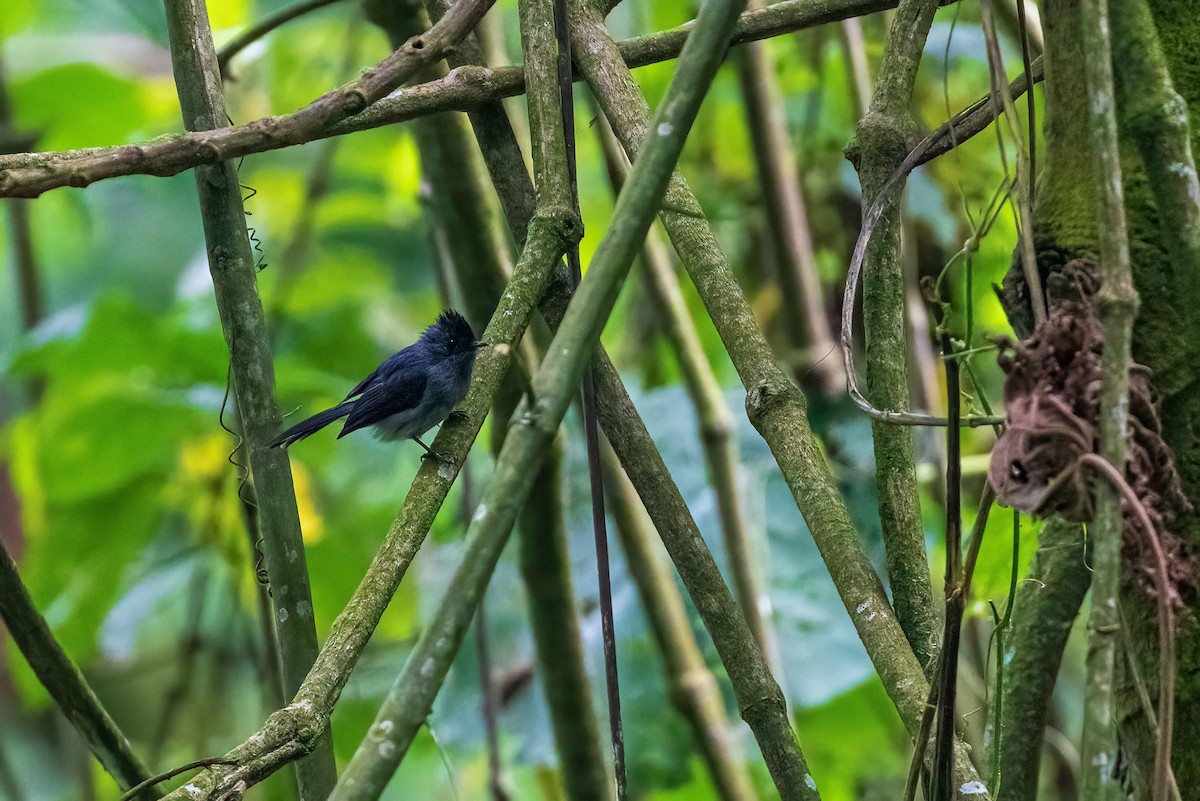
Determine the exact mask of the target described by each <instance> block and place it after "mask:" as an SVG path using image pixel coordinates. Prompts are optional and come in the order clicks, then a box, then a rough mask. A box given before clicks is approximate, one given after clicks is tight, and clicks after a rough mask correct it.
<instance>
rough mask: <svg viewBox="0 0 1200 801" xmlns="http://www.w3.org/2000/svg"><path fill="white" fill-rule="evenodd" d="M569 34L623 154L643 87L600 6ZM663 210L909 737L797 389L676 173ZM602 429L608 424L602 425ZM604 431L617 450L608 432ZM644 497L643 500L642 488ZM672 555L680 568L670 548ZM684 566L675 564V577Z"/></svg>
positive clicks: (639, 128)
mask: <svg viewBox="0 0 1200 801" xmlns="http://www.w3.org/2000/svg"><path fill="white" fill-rule="evenodd" d="M572 35H573V36H575V37H577V39H576V42H575V48H574V51H575V53H576V54H577V56H578V62H579V67H580V70H581V71H582V72H583V74H584V76H585V78H586V79H587V80H588V83H589V85H590V86H591V88H592V91H593V93H594V94H595V95H596V97H597V99H598V100H599V101H600V103H601V105H602V106H603V107H604V110H605V115H606V116H607V117H608V119H609V121H610V122H611V123H612V125H613V130H614V132H615V133H616V134H617V136H618V138H619V139H620V140H621V143H622V145H623V146H624V148H625V150H626V152H627V153H631V154H636V153H637V152H638V150H639V149H640V147H641V145H642V142H643V140H645V141H652V140H653V137H652V136H650V135H649V132H650V131H652V130H653V129H652V127H651V125H650V123H649V121H648V113H649V112H648V108H647V106H646V100H645V98H644V97H643V96H642V94H641V90H640V89H638V87H637V85H636V84H635V83H634V82H633V79H632V76H631V75H630V73H629V71H628V69H626V68H624V67H623V66H622V65H621V63H620V52H619V50H617V48H616V45H615V42H614V41H613V40H612V38H611V37H610V36H609V35H608V33H607V31H606V29H605V28H604V25H603V22H602V21H601V20H600V19H599V18H598V14H596V12H595V11H594V10H593V9H591V8H590V7H588V6H587V5H586V4H579V5H576V6H574V18H573V22H572ZM635 164H636V161H635ZM664 208H666V209H670V211H664V212H663V213H662V215H661V216H662V220H663V223H664V225H665V227H666V228H667V233H668V234H669V235H670V236H671V239H672V243H673V244H674V245H675V249H676V251H677V252H679V253H680V258H681V259H682V261H683V264H684V267H685V268H687V270H688V272H689V274H691V276H692V281H693V283H695V285H696V288H697V290H698V291H699V294H700V297H701V300H702V301H704V303H705V306H706V307H707V308H708V311H709V315H710V316H711V317H712V320H713V323H714V324H715V325H716V328H717V331H718V333H719V334H720V335H721V339H722V341H723V342H724V343H725V348H726V350H727V351H728V352H729V355H730V357H731V359H732V361H733V364H734V367H735V368H736V369H737V371H738V373H739V375H740V376H741V378H742V383H743V384H744V385H745V386H746V388H747V390H748V393H747V399H746V411H747V414H748V415H749V417H750V420H751V422H752V423H753V424H754V426H755V428H757V429H758V431H759V433H760V434H762V436H763V439H765V440H766V442H767V444H768V445H769V446H770V447H771V450H772V453H773V454H774V456H775V459H776V462H778V464H779V466H780V470H781V471H782V473H783V477H784V479H785V481H787V483H788V486H789V488H790V489H791V491H792V495H793V497H794V499H795V500H796V504H797V506H798V507H799V508H800V511H801V513H802V514H803V515H804V518H805V521H806V522H807V523H808V526H809V530H810V532H811V533H812V535H813V538H814V540H815V542H816V543H817V547H818V549H819V550H820V551H821V555H822V558H823V559H824V561H825V564H826V567H827V568H828V570H829V572H830V575H831V576H832V578H833V581H834V584H835V585H836V586H837V588H838V592H839V594H840V596H841V598H842V603H843V604H844V605H845V607H846V611H847V612H848V613H849V614H850V617H851V619H852V620H853V622H854V625H855V629H856V630H857V631H858V634H859V637H860V638H861V639H862V641H863V644H864V645H865V646H866V650H867V654H868V655H869V656H870V658H871V660H872V663H873V664H874V665H875V669H876V672H877V673H878V674H879V675H880V677H881V679H882V681H883V686H884V688H885V689H886V690H887V692H888V695H889V697H891V699H892V702H893V703H894V704H895V705H896V707H897V709H898V710H899V712H900V716H901V719H902V720H903V721H904V724H905V727H906V728H907V729H908V730H909V733H910V734H911V735H915V734H916V731H917V728H918V727H919V726H920V721H921V716H922V713H923V711H924V708H925V700H926V697H927V696H928V693H929V685H928V682H927V681H926V679H925V676H924V673H923V672H922V668H921V665H920V663H918V662H917V660H916V658H915V657H914V655H913V651H912V648H911V646H909V644H908V641H907V640H906V638H905V636H904V632H903V630H902V629H901V628H900V626H899V625H898V623H897V621H896V618H895V616H894V614H893V612H892V610H891V605H890V603H889V602H888V599H887V594H886V593H885V592H884V589H883V585H882V583H881V582H880V580H879V577H878V575H877V574H876V573H875V570H874V568H873V567H872V566H871V563H870V560H869V559H868V558H867V555H866V553H865V552H864V551H863V548H862V543H861V541H860V540H859V537H858V533H857V532H856V531H855V529H854V526H853V524H852V523H851V522H850V517H849V512H848V511H847V509H846V506H845V502H844V500H843V499H842V497H841V495H840V493H839V492H838V489H837V486H836V482H835V481H834V479H833V475H832V473H831V472H830V470H829V466H828V465H827V464H826V462H825V460H824V457H823V455H822V454H821V449H820V445H819V444H818V443H817V440H816V437H815V435H814V434H813V433H812V428H811V426H809V424H808V419H807V412H806V408H805V402H804V397H803V395H802V394H801V393H800V391H799V389H797V388H796V386H795V384H793V383H792V382H791V381H790V380H789V379H788V378H787V377H786V376H785V375H784V374H783V372H782V371H781V370H780V369H779V367H778V366H777V365H776V363H775V359H774V356H773V354H772V353H771V350H770V347H769V346H768V345H767V343H766V340H765V339H764V337H763V335H762V332H761V331H759V329H758V327H757V324H756V323H755V321H754V316H753V313H752V312H751V310H750V308H749V305H748V304H747V303H746V299H745V297H744V296H743V295H742V293H741V289H740V288H739V287H738V285H737V282H736V281H735V280H734V278H733V276H732V274H731V273H730V271H729V265H728V263H727V262H726V260H725V257H724V254H723V253H722V252H721V248H720V246H719V244H718V243H717V241H716V239H715V237H714V236H713V234H712V231H711V230H710V229H709V227H708V225H707V223H706V222H705V220H704V215H703V211H702V210H701V208H700V206H699V204H698V203H697V201H696V199H695V197H694V196H693V195H692V194H691V192H690V190H688V189H687V184H686V182H685V181H684V180H683V178H682V177H680V176H678V175H676V176H675V177H674V178H673V179H672V182H671V185H670V187H669V188H668V190H667V196H666V202H665V203H664ZM601 385H603V382H601ZM605 403H606V404H607V403H609V401H605ZM605 430H606V432H609V429H608V427H607V425H606V427H605ZM609 437H610V439H611V440H612V441H613V446H614V447H615V448H617V452H618V454H621V450H620V448H619V447H617V445H618V443H617V441H616V439H615V438H614V437H613V435H612V433H611V432H609ZM622 463H623V464H624V465H625V467H626V470H631V468H630V463H629V461H628V460H627V459H626V458H625V456H624V455H622ZM630 478H632V479H634V483H635V484H639V482H638V476H636V475H635V474H634V472H630ZM641 492H642V489H641V486H640V485H639V493H641ZM642 497H643V500H645V497H646V496H645V495H644V494H643V496H642ZM648 508H649V504H648ZM651 513H652V514H653V513H654V512H653V510H651ZM655 525H656V526H658V527H659V530H660V532H661V531H662V530H663V528H664V527H665V525H664V521H661V520H660V519H659V518H657V517H656V518H655ZM672 558H673V559H675V561H676V565H677V566H678V565H679V559H678V558H676V554H675V553H672ZM683 572H684V571H683V569H682V568H681V569H680V573H681V575H682V574H683ZM689 592H690V593H691V594H692V597H693V599H695V598H696V592H695V591H693V590H692V589H691V588H690V587H689ZM710 631H712V627H711V626H710ZM955 754H956V756H955V764H956V767H957V775H958V776H959V778H960V779H961V781H960V786H961V785H967V786H971V787H974V786H976V785H975V784H973V783H978V776H977V775H976V772H975V769H974V767H972V766H971V763H970V759H969V757H968V755H967V754H966V752H965V750H964V749H963V748H962V746H961V745H959V746H958V747H957V749H956V752H955ZM986 797H987V796H986V794H981V795H979V796H975V797H973V798H972V801H983V799H985V798H986Z"/></svg>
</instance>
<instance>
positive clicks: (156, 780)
mask: <svg viewBox="0 0 1200 801" xmlns="http://www.w3.org/2000/svg"><path fill="white" fill-rule="evenodd" d="M232 764H234V763H233V762H232V761H231V760H228V759H223V758H220V757H218V758H215V759H197V760H196V761H194V762H189V763H187V764H186V765H180V766H179V767H177V768H171V769H170V770H168V771H164V772H162V773H159V774H157V775H155V776H151V777H150V778H148V779H146V780H145V781H143V782H142V783H140V784H138V785H137V786H136V787H131V788H129V790H128V791H126V792H125V793H122V794H121V799H120V801H132V799H134V798H137V795H138V793H141V792H143V791H145V790H148V789H150V788H151V787H153V786H154V785H156V784H162V783H163V782H165V781H167V780H168V779H173V778H175V777H176V776H178V775H179V774H181V773H187V772H188V771H192V770H197V769H199V768H207V767H211V766H213V765H232Z"/></svg>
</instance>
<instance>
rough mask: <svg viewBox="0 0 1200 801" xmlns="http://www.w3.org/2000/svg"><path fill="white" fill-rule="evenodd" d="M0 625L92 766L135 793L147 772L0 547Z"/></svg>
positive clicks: (149, 795)
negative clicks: (94, 762)
mask: <svg viewBox="0 0 1200 801" xmlns="http://www.w3.org/2000/svg"><path fill="white" fill-rule="evenodd" d="M0 587H3V588H4V590H3V592H0V620H3V621H4V625H5V627H7V628H8V632H9V634H10V635H12V638H13V642H15V643H16V644H17V647H18V648H19V649H21V653H22V654H23V655H24V656H25V659H26V661H28V662H29V667H30V668H32V670H33V673H34V675H35V676H37V678H38V681H40V682H41V683H42V686H43V687H45V688H46V691H47V692H49V693H50V697H51V698H53V699H54V702H55V703H56V704H57V705H58V708H59V709H60V710H61V711H62V713H63V715H64V716H65V717H66V719H67V720H68V721H69V722H70V724H71V725H72V726H73V727H74V728H75V730H76V731H77V732H79V736H80V737H81V738H82V739H83V742H84V743H86V744H87V747H88V749H90V750H91V752H92V753H93V754H94V755H95V756H96V760H97V761H98V762H99V763H100V764H101V765H102V766H103V767H104V769H105V770H106V771H108V772H109V774H110V775H111V776H112V777H113V778H114V779H115V780H116V781H117V784H119V785H120V786H121V787H122V788H130V787H135V786H137V785H138V784H140V783H141V782H142V781H144V780H145V779H147V778H149V777H150V771H149V770H147V769H146V766H145V765H144V764H142V761H141V759H139V758H138V756H137V754H135V753H134V752H133V748H132V746H130V745H129V740H128V739H127V738H126V737H125V733H124V732H122V731H121V730H120V729H119V728H118V727H117V724H116V723H115V722H113V719H112V717H111V716H110V715H109V714H108V710H106V709H105V708H104V706H103V705H102V704H101V703H100V699H98V698H97V697H96V693H95V692H94V691H93V690H92V688H91V686H90V685H89V684H88V682H87V679H86V678H84V675H83V673H82V672H80V670H79V668H78V667H76V666H75V663H74V662H72V661H71V657H69V656H67V652H66V651H64V650H63V647H62V645H60V644H59V642H58V640H56V639H55V638H54V634H53V632H51V631H50V626H49V625H47V624H46V620H45V618H43V617H42V615H41V613H40V612H38V610H37V607H36V606H34V603H33V599H32V598H31V597H29V590H27V589H26V588H25V582H23V581H22V580H21V574H20V573H19V572H18V571H17V565H16V563H15V562H14V561H13V559H12V556H10V555H9V553H8V548H6V547H5V546H4V543H3V542H0ZM139 797H140V798H142V799H144V801H150V799H155V798H161V797H162V793H160V792H158V791H157V790H154V789H149V790H146V791H145V792H143V793H142V794H141V795H140V796H139Z"/></svg>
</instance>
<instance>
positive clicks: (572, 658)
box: [518, 48, 613, 801]
mask: <svg viewBox="0 0 1200 801" xmlns="http://www.w3.org/2000/svg"><path fill="white" fill-rule="evenodd" d="M526 52H529V50H528V48H526ZM526 63H528V59H527V60H526ZM534 483H535V484H536V486H537V488H538V490H537V492H534V493H531V494H530V495H529V498H528V499H527V500H526V501H525V505H524V506H523V507H522V508H521V514H520V518H519V520H518V526H519V528H520V546H521V547H520V565H521V575H522V577H523V578H524V580H525V591H526V593H527V595H528V596H529V617H530V620H531V622H532V623H533V637H534V641H535V643H536V644H537V668H538V676H539V677H540V678H541V681H542V689H543V691H544V692H545V695H546V703H547V705H548V706H549V707H550V722H551V725H552V727H553V729H554V745H555V748H556V750H557V751H558V762H559V765H560V767H561V770H560V774H561V777H562V782H563V787H564V788H565V790H566V797H567V798H568V799H571V801H611V799H612V797H613V786H612V779H611V777H610V771H609V762H608V759H607V758H606V756H605V753H604V748H603V747H602V746H601V744H600V736H599V735H600V728H599V724H598V723H597V718H596V710H595V708H594V706H593V705H592V690H591V685H590V682H589V681H588V676H587V671H586V669H585V668H584V661H583V642H582V640H581V639H580V636H579V615H578V613H577V612H576V608H575V607H576V602H575V592H574V590H573V589H572V587H571V563H570V554H569V553H568V552H567V531H566V526H565V524H564V522H563V504H562V445H561V443H560V442H559V441H558V440H556V441H555V443H554V444H553V445H552V446H551V447H550V451H549V452H548V453H547V454H546V457H545V458H544V459H543V460H542V464H541V467H540V468H539V469H538V473H537V478H536V479H535V481H534Z"/></svg>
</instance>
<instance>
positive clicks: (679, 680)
mask: <svg viewBox="0 0 1200 801" xmlns="http://www.w3.org/2000/svg"><path fill="white" fill-rule="evenodd" d="M604 470H605V477H606V482H605V483H606V485H607V486H608V488H609V490H610V491H609V494H608V506H609V510H610V512H611V513H612V516H613V519H614V521H615V523H616V526H617V535H618V536H619V537H620V538H621V548H622V550H624V551H625V563H626V564H628V565H629V574H630V576H631V577H632V578H633V583H634V585H635V586H636V587H637V591H638V596H639V597H640V598H641V599H642V609H643V610H644V611H645V613H646V619H647V620H648V621H649V623H650V631H651V633H652V634H653V635H654V639H655V642H656V643H657V644H658V652H659V653H660V654H661V655H662V659H663V671H664V673H665V674H666V679H667V694H668V697H669V698H670V699H671V703H672V704H673V705H674V706H675V708H676V709H677V710H679V714H680V715H682V716H683V718H684V720H686V721H687V722H688V725H689V726H691V729H692V735H693V736H694V737H695V738H696V745H697V746H698V747H699V749H700V754H701V756H703V758H704V763H705V765H706V766H707V767H708V772H709V775H710V776H711V777H712V782H713V786H714V787H715V788H716V792H717V797H718V798H720V799H722V801H752V800H753V799H754V798H755V797H756V796H755V794H754V789H753V787H752V786H751V784H750V778H749V776H748V775H747V774H746V770H745V765H744V763H743V762H742V761H741V760H740V759H739V755H738V754H737V751H736V748H735V746H734V743H733V742H731V740H730V737H729V721H728V720H727V719H726V717H725V705H724V703H723V702H722V700H721V693H720V689H719V688H718V687H717V682H716V679H714V678H713V675H712V673H710V672H709V670H708V667H707V666H706V665H705V663H704V656H703V654H701V653H700V648H699V647H698V646H697V645H696V640H695V638H694V637H693V636H692V627H691V624H690V623H689V621H688V616H687V610H686V609H685V608H684V605H683V598H682V597H681V596H680V594H679V589H678V588H677V587H676V586H675V580H674V579H673V578H672V577H671V573H670V569H669V568H668V566H667V565H666V564H665V563H664V560H663V558H662V556H661V553H662V552H661V550H659V549H658V548H656V547H654V545H653V544H652V542H651V539H652V536H653V535H651V533H650V532H649V531H648V530H647V525H646V524H647V521H646V519H645V511H644V510H643V509H642V508H641V501H640V500H639V499H638V495H637V490H636V489H635V488H634V486H633V484H632V482H630V480H629V477H628V476H627V475H625V471H624V470H622V469H621V465H620V462H618V461H617V455H616V454H615V453H613V451H612V448H611V446H606V447H605V448H604Z"/></svg>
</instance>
